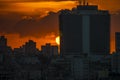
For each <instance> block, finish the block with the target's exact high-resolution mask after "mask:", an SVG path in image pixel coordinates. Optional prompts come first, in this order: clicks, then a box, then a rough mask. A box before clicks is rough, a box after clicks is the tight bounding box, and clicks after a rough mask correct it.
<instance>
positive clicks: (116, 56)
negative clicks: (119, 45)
mask: <svg viewBox="0 0 120 80" xmlns="http://www.w3.org/2000/svg"><path fill="white" fill-rule="evenodd" d="M111 69H112V72H114V73H119V74H120V53H119V52H116V53H113V54H112V58H111Z"/></svg>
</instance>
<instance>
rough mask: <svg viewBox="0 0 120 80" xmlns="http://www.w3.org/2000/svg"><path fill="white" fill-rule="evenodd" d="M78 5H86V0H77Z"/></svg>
mask: <svg viewBox="0 0 120 80" xmlns="http://www.w3.org/2000/svg"><path fill="white" fill-rule="evenodd" d="M78 3H79V5H84V6H85V5H88V1H87V0H78Z"/></svg>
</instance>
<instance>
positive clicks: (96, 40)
mask: <svg viewBox="0 0 120 80" xmlns="http://www.w3.org/2000/svg"><path fill="white" fill-rule="evenodd" d="M59 26H60V28H59V29H60V52H61V54H63V55H67V54H80V53H89V54H109V51H110V14H109V11H107V10H99V9H98V6H94V5H88V3H85V2H84V5H78V6H77V7H76V8H73V9H72V10H62V11H61V13H60V15H59Z"/></svg>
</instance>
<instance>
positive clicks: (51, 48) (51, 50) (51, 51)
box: [41, 43, 58, 57]
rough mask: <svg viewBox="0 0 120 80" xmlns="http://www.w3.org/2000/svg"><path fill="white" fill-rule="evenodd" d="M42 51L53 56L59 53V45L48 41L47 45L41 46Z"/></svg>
mask: <svg viewBox="0 0 120 80" xmlns="http://www.w3.org/2000/svg"><path fill="white" fill-rule="evenodd" d="M41 52H42V54H43V55H45V56H48V57H53V56H57V55H58V46H53V45H51V44H50V43H47V44H46V45H45V46H41Z"/></svg>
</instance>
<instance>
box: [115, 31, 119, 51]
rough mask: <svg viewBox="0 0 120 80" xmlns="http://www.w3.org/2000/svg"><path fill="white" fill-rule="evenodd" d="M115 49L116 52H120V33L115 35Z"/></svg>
mask: <svg viewBox="0 0 120 80" xmlns="http://www.w3.org/2000/svg"><path fill="white" fill-rule="evenodd" d="M115 48H116V52H120V32H116V33H115Z"/></svg>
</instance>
